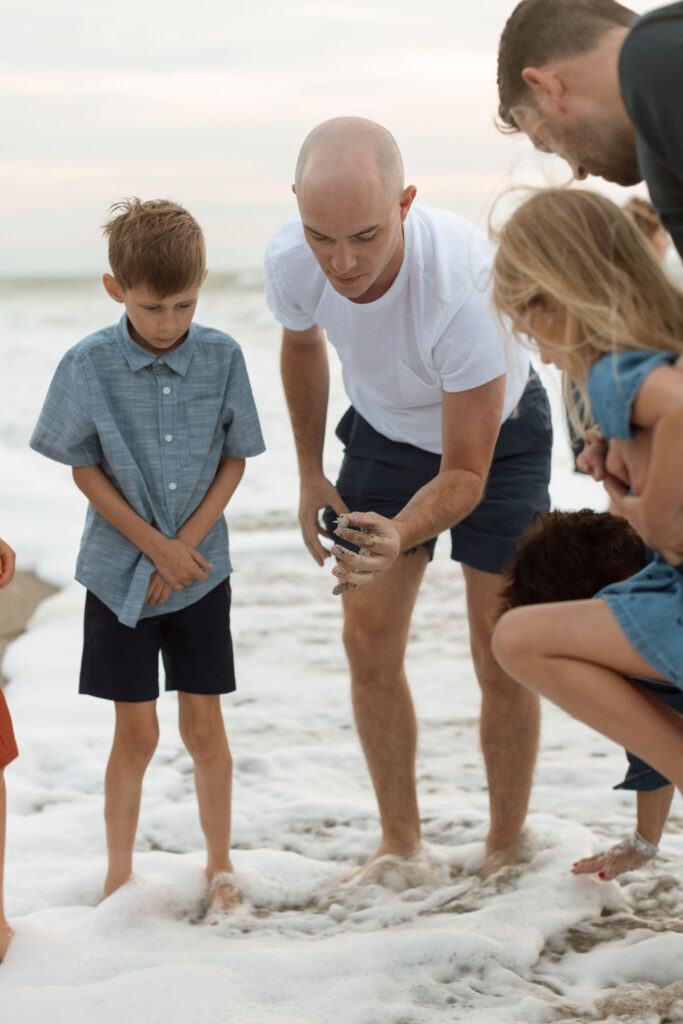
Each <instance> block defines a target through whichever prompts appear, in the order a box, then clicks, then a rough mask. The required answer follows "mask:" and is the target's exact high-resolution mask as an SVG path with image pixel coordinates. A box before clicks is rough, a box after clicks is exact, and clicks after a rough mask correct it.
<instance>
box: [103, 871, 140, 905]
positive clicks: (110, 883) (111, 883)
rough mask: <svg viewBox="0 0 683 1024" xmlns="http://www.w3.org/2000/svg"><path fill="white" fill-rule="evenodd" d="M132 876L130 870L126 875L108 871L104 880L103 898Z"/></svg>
mask: <svg viewBox="0 0 683 1024" xmlns="http://www.w3.org/2000/svg"><path fill="white" fill-rule="evenodd" d="M132 877H133V873H132V871H131V872H130V873H129V874H127V875H121V874H116V873H114V872H113V871H110V872H109V874H108V875H107V877H106V878H105V880H104V898H105V899H106V898H107V896H111V894H112V893H114V892H116V890H117V889H120V888H121V886H122V885H125V884H126V882H129V881H130V879H131V878H132Z"/></svg>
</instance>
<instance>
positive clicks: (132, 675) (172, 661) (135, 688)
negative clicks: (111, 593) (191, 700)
mask: <svg viewBox="0 0 683 1024" xmlns="http://www.w3.org/2000/svg"><path fill="white" fill-rule="evenodd" d="M159 652H161V657H162V660H163V664H164V672H165V675H166V689H167V690H181V691H183V692H184V693H199V694H217V693H230V692H231V691H232V690H234V689H235V665H234V661H233V655H232V637H231V635H230V580H229V579H226V580H224V581H223V582H222V583H219V584H218V586H216V587H214V588H213V590H210V591H209V593H208V594H205V595H204V597H202V598H201V599H200V600H199V601H196V602H195V604H191V605H188V607H187V608H179V609H178V610H177V611H174V612H168V613H167V614H164V613H163V612H162V613H161V614H160V615H151V616H150V617H149V618H146V619H140V621H139V622H138V624H137V626H135V627H132V628H131V627H130V626H123V625H122V624H121V623H120V622H119V620H118V619H117V618H116V615H115V614H114V612H113V611H111V609H110V608H108V607H107V605H106V604H103V602H102V601H100V599H99V598H97V597H95V595H94V594H93V593H91V591H88V592H87V594H86V598H85V615H84V620H83V657H82V660H81V679H80V685H79V692H80V693H89V694H91V695H92V696H93V697H104V699H105V700H115V701H130V702H139V701H146V700H156V698H157V697H158V696H159Z"/></svg>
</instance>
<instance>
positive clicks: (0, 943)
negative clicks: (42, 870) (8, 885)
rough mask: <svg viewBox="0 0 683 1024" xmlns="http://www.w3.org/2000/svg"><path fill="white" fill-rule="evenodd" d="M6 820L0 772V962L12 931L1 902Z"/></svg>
mask: <svg viewBox="0 0 683 1024" xmlns="http://www.w3.org/2000/svg"><path fill="white" fill-rule="evenodd" d="M6 820H7V799H6V796H5V776H4V773H3V772H2V771H0V961H2V959H3V958H4V956H5V953H6V952H7V950H8V948H9V944H10V942H11V940H12V934H13V933H12V929H11V928H10V926H9V922H8V920H7V918H6V917H5V904H4V901H3V892H4V873H5V823H6Z"/></svg>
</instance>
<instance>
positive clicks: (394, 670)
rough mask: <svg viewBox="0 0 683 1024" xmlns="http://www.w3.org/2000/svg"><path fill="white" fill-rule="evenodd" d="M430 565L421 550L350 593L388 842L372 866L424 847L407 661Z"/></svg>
mask: <svg viewBox="0 0 683 1024" xmlns="http://www.w3.org/2000/svg"><path fill="white" fill-rule="evenodd" d="M427 562H428V554H427V551H426V549H425V548H419V549H418V550H417V551H414V552H411V553H410V554H408V555H406V556H405V557H400V558H398V559H397V560H396V562H395V563H394V565H393V566H392V568H391V569H390V570H389V571H388V572H387V573H382V574H381V576H379V577H378V579H377V581H376V582H375V583H373V584H372V585H371V586H367V587H361V588H359V589H358V590H353V591H348V592H346V593H345V594H344V595H343V601H344V645H345V647H346V654H347V657H348V660H349V666H350V669H351V694H352V699H353V709H354V714H355V719H356V727H357V729H358V735H359V737H360V741H361V744H362V747H363V751H364V753H365V759H366V761H367V765H368V769H369V771H370V775H371V777H372V782H373V786H374V788H375V794H376V796H377V803H378V805H379V813H380V820H381V825H382V842H381V844H380V846H379V848H378V849H377V850H376V852H375V853H374V855H373V856H372V857H371V858H370V861H369V862H368V863H370V862H371V861H374V860H376V859H377V858H378V857H382V856H384V855H386V854H394V855H396V856H400V857H406V856H410V854H412V853H414V852H415V851H416V850H417V848H418V847H419V844H420V815H419V811H418V806H417V794H416V788H415V754H416V749H417V723H416V721H415V711H414V709H413V701H412V697H411V695H410V689H409V687H408V680H407V679H406V675H405V669H404V664H403V661H404V656H405V650H406V644H407V641H408V630H409V627H410V618H411V615H412V612H413V607H414V604H415V599H416V597H417V592H418V590H419V587H420V583H421V581H422V576H423V574H424V570H425V566H426V565H427Z"/></svg>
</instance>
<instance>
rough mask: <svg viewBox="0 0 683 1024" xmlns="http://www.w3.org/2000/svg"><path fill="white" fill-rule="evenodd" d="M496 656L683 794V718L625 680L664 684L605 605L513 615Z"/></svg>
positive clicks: (499, 631)
mask: <svg viewBox="0 0 683 1024" xmlns="http://www.w3.org/2000/svg"><path fill="white" fill-rule="evenodd" d="M493 649H494V653H495V655H496V657H497V658H498V660H499V661H500V663H501V664H502V665H503V666H504V667H505V668H506V669H507V671H508V672H509V673H510V675H511V676H513V678H515V679H517V680H518V681H519V682H520V683H523V684H524V686H527V687H529V688H530V689H532V690H534V691H535V692H536V693H540V694H543V695H544V696H546V697H548V698H549V699H550V700H552V701H553V703H555V704H558V705H559V706H560V707H561V708H564V710H565V711H567V712H568V713H569V714H570V715H573V716H574V717H575V718H578V719H580V720H581V721H582V722H585V723H586V724H587V725H590V726H592V728H594V729H596V730H597V731H598V732H601V733H602V734H603V735H604V736H608V737H609V738H610V739H612V740H614V742H615V743H619V744H620V745H621V746H623V747H626V748H627V749H628V750H632V751H633V752H634V754H637V755H638V757H640V758H642V759H643V760H644V761H647V763H648V764H651V765H653V766H654V767H655V768H656V769H657V770H658V771H659V772H661V774H662V775H664V776H666V778H669V779H671V780H672V782H673V783H674V785H675V786H676V787H677V788H678V789H683V718H682V717H681V716H680V715H678V714H676V712H674V711H671V710H670V709H669V708H667V707H666V706H665V705H664V704H662V703H661V702H658V701H657V700H656V698H654V697H652V695H648V694H647V693H645V692H643V691H642V690H641V689H640V688H639V687H638V686H637V685H635V684H633V683H631V682H629V680H628V678H626V677H628V676H639V675H640V676H644V677H646V678H648V677H649V678H651V679H657V680H661V679H662V677H661V675H659V673H657V672H655V671H654V669H653V668H652V666H651V665H649V664H648V663H647V662H646V661H645V659H644V658H643V657H642V656H641V655H640V654H639V653H638V652H637V651H636V650H635V648H634V647H633V645H632V644H631V643H630V642H629V641H628V640H627V638H626V636H625V635H624V633H623V631H622V630H621V628H620V627H619V625H618V623H617V621H616V619H615V618H614V616H613V615H612V612H611V611H610V609H609V606H608V605H607V603H606V602H605V601H602V600H592V601H566V602H562V603H561V604H544V605H531V606H528V607H525V608H514V609H513V610H512V611H510V612H507V613H506V614H505V615H504V616H503V618H502V619H501V620H500V622H499V624H498V626H497V628H496V631H495V634H494V638H493Z"/></svg>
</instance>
